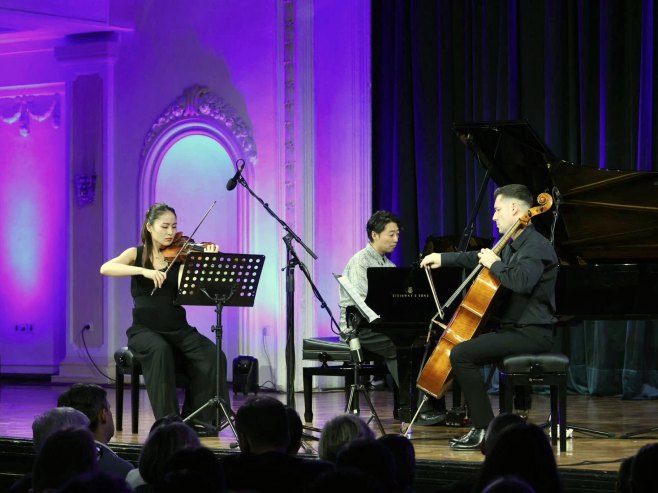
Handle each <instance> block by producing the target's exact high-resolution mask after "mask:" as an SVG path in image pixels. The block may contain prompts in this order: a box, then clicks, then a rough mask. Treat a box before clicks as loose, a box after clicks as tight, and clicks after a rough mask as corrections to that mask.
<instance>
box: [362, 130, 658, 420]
mask: <svg viewBox="0 0 658 493" xmlns="http://www.w3.org/2000/svg"><path fill="white" fill-rule="evenodd" d="M454 130H455V132H456V134H457V136H458V137H459V139H460V140H461V141H462V142H463V143H464V144H465V145H466V146H467V147H468V148H469V149H471V150H472V151H473V152H474V153H475V155H476V157H477V159H478V161H479V162H480V163H481V164H482V165H483V166H484V168H485V170H486V175H485V182H486V181H488V180H489V179H493V181H494V182H495V184H496V185H497V186H504V185H507V184H510V183H522V184H524V185H526V186H527V187H528V188H529V189H530V191H531V192H532V194H533V196H534V197H535V198H536V197H537V195H539V193H541V192H548V193H550V194H551V195H552V196H553V200H554V207H553V210H552V211H551V212H549V213H546V214H542V215H539V216H536V217H535V218H533V224H534V225H535V227H536V228H537V229H538V230H539V231H540V232H542V233H543V234H544V235H545V236H546V237H547V238H549V239H551V240H552V241H553V244H554V245H555V249H556V252H557V254H558V257H559V259H560V267H559V273H558V280H557V286H556V315H557V316H558V319H559V320H560V321H561V322H562V323H568V322H569V321H574V320H608V319H625V320H635V319H656V318H658V308H657V307H656V306H657V304H656V300H657V299H658V173H657V172H635V171H617V170H603V169H598V168H592V167H587V166H581V165H577V164H573V163H569V162H566V161H564V160H561V159H558V158H556V157H555V156H554V155H553V153H552V152H551V151H550V150H549V149H548V147H547V146H546V145H545V144H544V143H543V142H542V140H541V139H540V138H539V137H538V135H537V134H536V132H535V131H534V130H533V129H532V128H531V127H530V125H529V124H528V123H527V122H526V121H501V122H483V123H464V124H455V125H454ZM485 184H486V183H485ZM483 185H484V184H483ZM482 190H483V191H484V190H486V187H485V186H482ZM487 193H488V192H487ZM479 199H481V197H480V198H479ZM480 201H481V200H478V203H479V202H480ZM378 270H379V269H378ZM387 270H388V269H387ZM445 270H446V269H439V271H445ZM368 275H369V277H370V273H369V274H368ZM385 275H386V274H385V273H381V274H380V273H378V274H376V275H375V274H373V276H376V278H377V280H376V282H377V283H378V284H377V285H378V288H377V289H374V290H373V289H369V292H368V296H367V297H366V304H368V306H370V307H371V308H373V309H374V310H375V311H376V312H378V310H380V311H381V312H382V313H390V312H391V310H393V311H395V310H396V308H395V304H394V302H393V300H392V297H394V296H395V293H400V292H404V291H405V289H407V287H406V286H405V284H404V277H402V283H401V276H396V275H395V274H394V273H393V272H391V273H390V274H389V275H390V276H391V278H390V283H388V285H387V284H386V279H385V278H384V277H383V276H385ZM373 281H374V279H373ZM437 282H438V285H440V286H442V291H443V292H445V290H448V292H450V287H451V286H452V287H453V289H454V287H457V286H458V284H459V282H458V280H457V279H456V278H455V273H454V272H450V273H448V272H446V273H445V276H444V277H443V278H438V279H437ZM369 286H373V284H369ZM422 299H423V300H424V303H425V305H424V308H423V309H419V310H413V308H410V307H409V306H407V307H405V309H404V314H399V313H398V314H397V315H395V317H394V318H396V320H395V321H391V320H388V319H387V318H386V316H382V319H381V320H379V321H377V322H375V323H373V324H371V325H368V326H369V327H371V328H372V329H373V330H375V331H378V332H381V333H384V334H387V335H389V336H390V337H391V338H392V340H393V341H394V343H395V344H396V346H397V348H398V360H399V362H398V364H399V365H401V364H406V365H409V368H410V371H411V372H412V374H416V373H417V371H418V354H417V351H414V349H413V348H414V347H417V346H418V344H419V337H420V336H421V335H422V334H424V333H426V332H427V327H428V319H427V312H428V310H430V309H429V307H428V306H427V299H426V298H422ZM439 299H440V300H441V301H445V299H446V298H445V296H442V295H440V296H439ZM430 311H431V310H430ZM378 313H379V312H378ZM407 390H408V391H409V392H410V393H411V394H412V395H413V394H414V392H415V389H413V388H409V389H401V391H407ZM414 402H415V401H414ZM414 411H415V408H414V406H413V405H412V406H411V408H409V409H406V410H400V414H401V416H402V417H403V418H402V419H405V418H407V417H408V416H409V415H413V412H414Z"/></svg>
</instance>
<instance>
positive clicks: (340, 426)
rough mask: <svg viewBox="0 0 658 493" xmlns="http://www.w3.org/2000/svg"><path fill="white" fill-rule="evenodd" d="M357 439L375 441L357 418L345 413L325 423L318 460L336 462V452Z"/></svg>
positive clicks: (371, 432) (367, 428) (363, 423)
mask: <svg viewBox="0 0 658 493" xmlns="http://www.w3.org/2000/svg"><path fill="white" fill-rule="evenodd" d="M359 438H365V439H369V440H374V439H375V434H374V433H373V431H372V430H371V429H370V428H369V427H368V425H367V424H366V423H365V421H363V420H362V419H361V418H359V417H358V416H356V415H354V414H351V413H345V414H339V415H338V416H335V417H334V418H332V419H330V420H329V421H327V423H326V424H325V425H324V428H322V433H321V434H320V443H319V445H318V455H319V456H320V459H323V460H328V461H330V462H334V463H335V462H336V456H337V455H338V451H339V450H340V449H341V448H342V447H343V446H344V445H346V444H347V443H349V442H351V441H352V440H356V439H359Z"/></svg>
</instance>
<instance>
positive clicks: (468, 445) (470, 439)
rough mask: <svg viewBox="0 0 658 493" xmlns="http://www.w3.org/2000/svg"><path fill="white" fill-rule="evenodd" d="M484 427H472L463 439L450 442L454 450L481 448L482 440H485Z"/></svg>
mask: <svg viewBox="0 0 658 493" xmlns="http://www.w3.org/2000/svg"><path fill="white" fill-rule="evenodd" d="M485 431H486V430H485V429H484V428H472V429H471V431H469V432H468V433H467V434H466V435H464V436H463V437H462V439H461V441H457V442H453V443H451V444H450V448H451V449H452V450H465V451H469V450H481V449H482V442H484V432H485Z"/></svg>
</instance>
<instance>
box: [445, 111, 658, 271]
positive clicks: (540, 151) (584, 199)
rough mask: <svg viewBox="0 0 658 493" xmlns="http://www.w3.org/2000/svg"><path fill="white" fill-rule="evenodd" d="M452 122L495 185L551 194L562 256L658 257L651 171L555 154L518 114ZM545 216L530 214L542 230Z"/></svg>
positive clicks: (657, 189)
mask: <svg viewBox="0 0 658 493" xmlns="http://www.w3.org/2000/svg"><path fill="white" fill-rule="evenodd" d="M453 128H454V130H455V132H456V133H457V135H458V136H459V138H460V140H461V141H462V142H463V143H464V144H465V145H466V146H467V147H469V148H470V149H471V150H472V151H473V152H475V153H476V154H477V155H478V157H479V159H480V161H481V163H482V165H483V166H485V167H486V168H487V169H488V170H489V171H490V173H491V177H492V178H493V180H494V181H495V183H496V184H497V185H498V186H503V185H508V184H510V183H522V184H524V185H526V186H527V187H528V188H529V189H530V191H531V192H532V194H533V196H534V197H535V198H536V197H537V195H539V193H541V192H549V193H551V194H552V195H553V199H554V202H555V205H556V206H557V207H558V211H559V214H558V219H557V224H556V228H555V248H556V250H557V253H558V255H559V256H560V258H562V259H563V260H566V261H568V262H570V263H589V262H592V261H596V262H601V261H602V262H620V261H629V260H645V261H646V260H653V261H655V260H657V259H658V173H657V172H640V171H617V170H602V169H598V168H591V167H587V166H580V165H577V164H573V163H569V162H566V161H563V160H560V159H557V158H556V157H555V156H554V155H553V153H552V152H551V151H550V150H549V149H548V147H547V146H546V144H544V142H543V141H542V140H541V139H540V138H539V136H538V135H537V133H536V132H535V131H534V130H533V129H532V127H531V126H530V125H529V124H528V122H527V121H525V120H519V121H499V122H482V123H459V124H454V126H453ZM555 205H554V207H555ZM552 221H553V215H552V214H542V215H541V216H537V217H536V218H533V223H534V224H535V225H536V227H537V229H538V230H540V231H542V233H544V234H545V235H546V236H547V237H550V235H549V231H550V227H551V222H552Z"/></svg>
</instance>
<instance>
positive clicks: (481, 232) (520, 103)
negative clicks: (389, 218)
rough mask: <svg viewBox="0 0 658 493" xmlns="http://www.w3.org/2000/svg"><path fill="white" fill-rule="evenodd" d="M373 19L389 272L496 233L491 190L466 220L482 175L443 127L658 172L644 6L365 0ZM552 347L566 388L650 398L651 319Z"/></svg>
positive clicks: (377, 142) (376, 154)
mask: <svg viewBox="0 0 658 493" xmlns="http://www.w3.org/2000/svg"><path fill="white" fill-rule="evenodd" d="M372 16H373V17H372V63H373V95H372V96H373V97H372V101H373V112H372V113H373V124H372V131H373V209H374V210H376V209H388V210H391V211H394V212H396V213H398V214H399V215H400V217H401V219H402V223H403V224H402V225H403V233H402V234H403V237H402V239H401V242H400V246H399V247H398V250H397V251H396V252H395V254H394V257H393V260H394V261H395V262H396V263H397V264H398V265H407V264H409V263H411V262H412V261H414V260H416V259H417V258H418V255H419V253H420V252H421V250H422V247H423V244H424V241H425V238H426V237H427V236H428V235H435V236H445V235H461V234H462V233H463V232H464V228H465V226H466V224H467V222H468V220H469V218H470V217H471V214H473V217H474V220H475V231H474V234H476V235H477V236H482V237H491V236H494V235H495V231H493V228H492V222H491V214H492V206H493V203H492V192H493V189H494V188H495V186H496V185H495V184H494V183H492V182H490V183H488V184H487V185H486V188H485V194H484V201H483V203H482V205H481V207H480V208H479V209H477V210H474V209H475V201H476V198H477V196H478V193H479V191H480V188H481V186H482V183H483V179H484V175H485V170H484V167H482V166H481V165H480V164H479V163H478V162H477V161H476V160H475V159H474V157H473V155H472V154H471V152H470V151H468V150H467V149H466V148H465V146H464V145H463V144H462V143H461V142H460V141H459V139H458V138H457V137H456V135H455V134H454V133H453V131H452V124H453V122H474V121H492V120H517V119H526V120H528V122H529V123H530V125H531V126H532V127H533V128H534V129H535V130H536V131H537V133H538V135H540V136H541V137H542V138H543V140H544V141H545V142H546V144H547V145H548V147H549V149H551V151H552V152H553V154H555V155H556V156H558V157H560V158H562V159H565V160H567V161H571V162H574V163H578V164H583V165H587V166H597V167H600V168H609V169H622V170H634V171H658V150H657V149H656V144H657V141H658V116H657V113H658V111H657V109H656V105H657V103H658V77H657V76H656V68H657V67H658V64H657V63H656V61H657V60H656V58H657V54H656V53H657V50H656V49H655V41H654V29H655V26H656V25H657V23H656V16H657V14H656V9H655V4H654V1H653V0H639V1H637V2H635V1H634V2H618V1H616V0H602V1H596V2H594V1H556V0H545V1H527V0H525V1H521V0H375V1H373V2H372ZM602 220H605V219H602ZM656 257H657V258H658V252H657V253H656ZM656 294H657V297H658V293H656ZM582 296H587V293H582ZM557 340H558V342H559V343H560V345H561V347H562V349H563V350H564V351H565V352H567V354H568V355H569V356H570V359H571V368H570V386H571V388H572V390H575V391H578V392H581V393H591V394H597V395H621V396H622V397H624V398H642V397H653V396H654V394H655V393H656V392H658V391H657V390H656V387H658V323H656V321H586V322H582V323H580V324H578V325H575V326H572V327H569V328H565V329H560V330H559V331H558V338H557Z"/></svg>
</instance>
